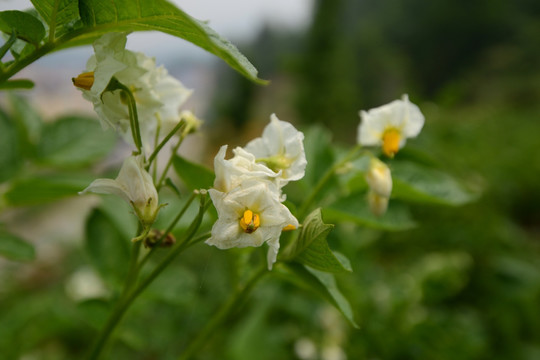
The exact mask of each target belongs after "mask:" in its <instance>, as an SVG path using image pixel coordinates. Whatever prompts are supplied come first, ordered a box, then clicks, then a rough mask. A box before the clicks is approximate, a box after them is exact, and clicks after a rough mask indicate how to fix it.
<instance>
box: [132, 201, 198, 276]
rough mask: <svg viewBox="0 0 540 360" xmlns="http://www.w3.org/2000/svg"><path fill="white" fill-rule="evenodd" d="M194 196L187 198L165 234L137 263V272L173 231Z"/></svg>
mask: <svg viewBox="0 0 540 360" xmlns="http://www.w3.org/2000/svg"><path fill="white" fill-rule="evenodd" d="M195 196H197V194H196V193H195V192H193V193H192V194H191V196H190V197H189V199H188V201H187V202H186V203H185V205H184V207H183V208H182V210H180V212H179V213H178V215H176V217H175V218H174V220H173V221H172V222H171V223H170V224H169V226H168V227H167V230H165V232H164V233H163V235H161V237H160V238H159V239H158V241H156V243H155V244H154V247H153V248H152V249H150V251H149V252H148V253H147V254H146V255H145V257H144V258H143V259H142V260H141V262H140V263H139V270H140V269H142V267H143V266H144V264H145V263H146V262H147V261H148V259H149V258H150V256H152V254H153V253H154V252H155V251H156V249H157V248H158V247H159V244H161V242H162V241H163V240H165V238H166V237H167V235H168V234H169V233H170V232H171V231H172V230H173V228H174V227H175V226H176V224H177V223H178V221H180V219H181V218H182V216H184V214H185V212H186V210H187V209H188V208H189V205H191V203H192V202H193V200H194V199H195Z"/></svg>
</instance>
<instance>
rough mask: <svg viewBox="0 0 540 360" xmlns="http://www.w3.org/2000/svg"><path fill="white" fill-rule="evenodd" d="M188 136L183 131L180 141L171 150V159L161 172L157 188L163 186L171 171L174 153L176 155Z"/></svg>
mask: <svg viewBox="0 0 540 360" xmlns="http://www.w3.org/2000/svg"><path fill="white" fill-rule="evenodd" d="M185 137H186V134H185V133H182V135H181V136H180V139H178V143H177V144H176V145H175V146H174V148H173V149H172V152H171V157H170V158H169V161H167V165H165V169H163V173H162V174H161V177H160V178H159V181H158V183H157V186H156V189H157V190H158V191H159V189H161V187H162V186H163V181H165V177H166V176H167V172H169V169H170V167H171V165H172V162H173V159H174V155H176V152H177V151H178V148H179V147H180V145H182V142H183V141H184V138H185Z"/></svg>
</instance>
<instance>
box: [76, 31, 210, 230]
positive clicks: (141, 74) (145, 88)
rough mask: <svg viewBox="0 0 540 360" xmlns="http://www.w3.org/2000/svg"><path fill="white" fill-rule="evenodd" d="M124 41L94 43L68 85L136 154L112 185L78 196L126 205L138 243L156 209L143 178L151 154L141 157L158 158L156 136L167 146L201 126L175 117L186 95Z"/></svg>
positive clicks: (114, 36) (102, 182)
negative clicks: (106, 197) (108, 197)
mask: <svg viewBox="0 0 540 360" xmlns="http://www.w3.org/2000/svg"><path fill="white" fill-rule="evenodd" d="M126 41H127V38H126V34H124V33H107V34H105V35H103V36H102V37H101V38H99V39H97V40H96V41H95V42H94V44H93V47H94V50H95V55H93V56H92V57H90V59H89V60H88V62H87V66H86V67H87V69H86V72H84V73H82V74H80V75H79V76H77V77H76V78H74V79H73V84H74V85H75V86H76V87H77V88H79V89H81V91H82V93H83V97H84V98H85V99H87V100H89V101H90V102H92V104H93V105H94V110H95V111H96V113H97V114H98V116H99V118H100V120H101V124H102V126H103V127H104V128H107V127H112V128H114V129H115V130H116V131H118V132H119V133H120V134H121V135H122V136H123V137H124V138H125V139H126V140H127V141H128V142H131V143H133V144H135V146H136V147H137V151H136V152H135V153H134V155H131V156H130V157H128V158H127V159H126V160H125V161H124V164H123V165H122V168H121V170H120V173H119V174H118V177H117V178H116V179H115V180H112V179H97V180H95V181H93V182H92V183H91V184H90V185H89V186H88V187H87V188H86V189H85V190H83V191H82V192H81V193H87V192H93V193H99V194H114V195H117V196H120V197H121V198H123V199H124V200H126V201H127V202H128V203H130V204H131V206H132V208H133V210H134V212H135V214H136V215H137V217H138V218H139V221H140V222H141V225H142V226H143V228H144V231H145V232H143V234H142V237H144V236H146V234H148V232H149V231H150V227H151V225H152V224H153V223H154V221H155V218H156V216H157V213H158V211H159V209H160V206H159V202H158V191H157V189H156V186H155V184H154V181H153V179H152V176H151V175H150V174H149V173H148V169H149V168H150V165H151V162H152V161H153V159H154V158H155V155H156V154H155V153H152V155H151V157H150V158H148V159H147V158H146V155H148V154H149V153H150V152H151V151H154V152H156V153H157V152H159V150H160V149H161V147H162V145H163V144H160V146H158V144H156V143H154V142H156V141H157V140H159V138H160V136H165V135H167V136H166V139H167V140H168V139H170V137H171V136H172V135H174V134H175V133H176V132H177V131H178V130H179V129H180V128H182V131H181V134H182V135H186V134H188V133H189V132H192V131H194V130H197V129H198V127H199V126H200V123H201V121H200V120H198V119H197V118H196V117H195V116H194V115H193V114H192V113H191V112H189V111H180V106H181V105H182V104H183V103H184V102H185V101H186V99H187V98H188V97H189V96H190V94H191V90H188V89H186V88H185V87H184V86H183V85H182V83H180V81H178V80H176V79H175V78H173V77H171V76H170V75H169V74H168V72H167V70H166V69H165V68H164V67H162V66H161V67H156V64H155V60H154V59H153V58H150V57H147V56H146V55H144V54H142V53H135V52H132V51H130V50H126V49H125V45H126ZM164 142H165V141H164ZM141 150H144V151H141ZM158 187H159V185H158ZM139 238H140V237H139ZM139 238H136V239H135V240H137V239H139Z"/></svg>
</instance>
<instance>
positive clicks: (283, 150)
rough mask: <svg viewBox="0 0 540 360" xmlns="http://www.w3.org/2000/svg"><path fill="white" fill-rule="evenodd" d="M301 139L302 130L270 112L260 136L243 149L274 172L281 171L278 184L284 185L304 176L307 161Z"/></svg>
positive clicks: (302, 138) (302, 136) (302, 135)
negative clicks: (268, 119)
mask: <svg viewBox="0 0 540 360" xmlns="http://www.w3.org/2000/svg"><path fill="white" fill-rule="evenodd" d="M303 141H304V134H303V133H302V132H300V131H298V130H296V129H295V127H294V126H292V125H291V124H290V123H288V122H286V121H281V120H279V119H278V118H277V116H276V115H275V114H272V115H271V116H270V123H269V124H268V125H267V126H266V127H265V128H264V130H263V134H262V137H260V138H256V139H253V140H251V141H250V142H249V143H248V144H247V145H246V146H245V148H244V149H245V150H246V151H248V152H250V153H252V154H253V155H255V158H256V161H257V162H259V163H263V164H265V165H266V166H268V167H269V168H270V169H272V170H273V171H274V172H276V173H277V172H279V171H281V175H280V176H279V178H280V179H281V185H280V186H284V185H285V184H287V182H289V181H293V180H299V179H301V178H302V177H304V174H305V169H306V165H307V161H306V154H305V152H304V142H303Z"/></svg>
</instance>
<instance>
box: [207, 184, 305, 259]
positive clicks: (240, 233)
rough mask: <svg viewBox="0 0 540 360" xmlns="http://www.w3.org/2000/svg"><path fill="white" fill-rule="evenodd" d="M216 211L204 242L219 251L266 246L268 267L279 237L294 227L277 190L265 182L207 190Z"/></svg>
mask: <svg viewBox="0 0 540 360" xmlns="http://www.w3.org/2000/svg"><path fill="white" fill-rule="evenodd" d="M209 192H210V197H211V198H212V202H213V203H214V206H215V207H216V210H217V212H218V220H217V221H216V223H215V224H214V226H213V227H212V236H211V237H210V238H209V239H208V240H207V241H206V243H207V244H209V245H214V246H216V247H218V248H220V249H229V248H232V247H247V246H255V247H256V246H261V245H262V244H263V243H265V242H266V243H267V244H268V246H269V250H268V258H267V260H268V268H269V269H271V268H272V264H273V263H274V262H275V261H276V257H277V253H278V250H279V237H280V235H281V231H282V230H283V228H285V227H287V226H288V225H292V226H294V227H298V220H296V218H295V217H294V216H293V215H292V214H291V212H290V211H289V209H288V208H287V207H286V206H285V205H283V204H282V203H281V202H280V199H279V196H280V193H279V189H278V188H277V187H276V185H275V184H274V183H272V182H269V181H261V180H258V179H248V180H246V181H243V182H241V183H240V184H238V186H236V187H235V188H234V189H232V190H231V191H229V192H221V191H218V190H216V189H210V190H209Z"/></svg>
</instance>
